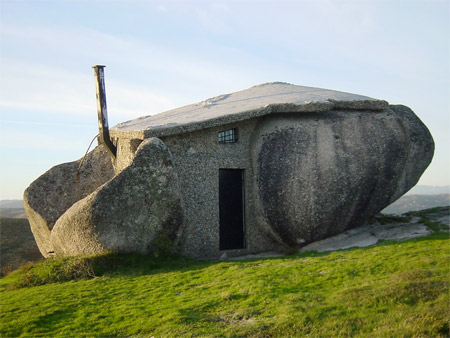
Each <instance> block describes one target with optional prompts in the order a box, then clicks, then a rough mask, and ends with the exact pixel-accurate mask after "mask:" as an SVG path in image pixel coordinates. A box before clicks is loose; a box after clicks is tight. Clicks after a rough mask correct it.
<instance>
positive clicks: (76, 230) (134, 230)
mask: <svg viewBox="0 0 450 338" xmlns="http://www.w3.org/2000/svg"><path fill="white" fill-rule="evenodd" d="M182 218H183V211H182V207H181V197H180V191H179V188H178V178H177V175H176V172H175V170H174V164H173V159H172V155H171V153H170V151H169V149H168V148H167V147H166V145H165V144H164V143H163V142H162V141H161V140H159V139H157V138H149V139H146V140H144V141H143V142H142V143H141V144H140V146H139V147H138V149H137V151H136V156H135V158H134V160H133V162H132V163H131V165H129V166H128V167H126V168H125V169H123V170H122V171H121V172H120V173H118V174H117V175H116V176H114V178H112V179H111V180H109V181H108V182H106V183H105V184H104V185H102V186H101V187H100V188H98V189H97V190H95V191H94V192H93V193H91V194H90V195H88V196H87V197H85V198H84V199H81V200H79V201H78V202H76V203H75V204H74V205H73V206H72V207H70V208H69V209H68V210H67V211H66V212H65V213H64V214H63V215H62V216H61V217H60V218H59V219H58V220H57V222H56V224H55V226H54V228H53V230H52V232H51V244H52V247H53V249H54V251H55V253H56V254H57V255H61V256H67V255H82V254H94V253H101V252H105V251H115V252H140V253H148V252H151V251H153V250H154V247H153V245H154V243H155V241H158V242H161V241H174V240H175V239H176V236H177V233H178V230H179V228H180V226H181V224H182Z"/></svg>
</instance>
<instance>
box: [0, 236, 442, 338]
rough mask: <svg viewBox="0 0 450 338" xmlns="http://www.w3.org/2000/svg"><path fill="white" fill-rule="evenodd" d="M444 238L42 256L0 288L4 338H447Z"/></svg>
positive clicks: (6, 280)
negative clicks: (288, 250)
mask: <svg viewBox="0 0 450 338" xmlns="http://www.w3.org/2000/svg"><path fill="white" fill-rule="evenodd" d="M448 254H449V239H448V233H447V234H446V233H443V232H440V233H437V234H434V235H431V236H428V237H426V238H422V239H415V240H409V241H405V242H384V243H382V244H381V245H378V246H375V247H370V248H365V249H353V250H346V251H339V252H333V253H323V254H318V253H306V254H301V255H295V256H289V257H283V258H271V259H256V260H248V261H227V262H197V261H192V260H188V259H185V258H170V259H165V260H164V259H156V258H153V257H150V256H139V255H117V254H116V255H113V254H109V255H102V256H97V257H90V258H69V259H64V260H54V259H51V260H46V261H45V262H41V263H39V264H37V265H30V266H28V267H23V268H22V269H20V270H19V271H16V272H14V273H12V274H10V275H8V276H6V277H4V278H2V279H1V281H0V289H1V302H2V307H1V324H0V334H1V336H2V337H20V336H22V337H29V336H33V337H37V336H41V337H86V336H89V337H94V336H95V337H152V336H154V337H303V336H304V337H350V336H351V337H447V336H448V330H449V327H448V320H449V318H450V310H449V306H448V304H449V261H448Z"/></svg>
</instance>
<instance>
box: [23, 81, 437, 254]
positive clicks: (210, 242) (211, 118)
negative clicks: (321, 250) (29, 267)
mask: <svg viewBox="0 0 450 338" xmlns="http://www.w3.org/2000/svg"><path fill="white" fill-rule="evenodd" d="M110 135H111V139H112V142H113V143H114V144H115V145H116V147H117V152H116V157H115V158H114V160H113V163H112V164H113V167H114V174H113V175H111V177H108V180H109V181H108V182H113V181H114V180H115V179H116V178H117V177H122V178H123V177H124V176H123V175H124V174H123V175H122V176H121V173H122V172H124V171H126V170H128V169H127V168H130V167H133V166H134V167H136V166H143V165H144V166H145V163H144V164H142V163H141V162H139V164H136V163H137V162H136V158H137V155H136V154H137V153H139V151H140V150H139V149H141V148H142V147H143V146H144V144H145V142H149V141H148V140H157V141H158V142H159V143H158V144H157V145H158V146H159V147H162V146H164V147H165V148H164V149H165V150H164V151H165V152H166V153H167V154H168V156H169V157H170V164H168V166H170V167H171V168H172V169H171V170H172V171H171V173H172V174H170V175H163V177H162V178H161V177H160V176H158V179H161V180H162V181H164V182H163V183H164V187H170V189H173V190H174V191H176V194H177V196H178V197H177V202H176V203H171V204H170V207H167V205H165V206H164V208H163V209H164V210H165V212H169V213H170V212H173V213H174V214H177V215H181V216H180V217H178V216H177V217H175V218H174V219H176V220H177V222H179V223H180V224H179V226H176V227H170V226H166V225H164V224H166V223H164V222H159V223H158V221H155V222H156V223H153V225H151V227H153V228H152V229H149V230H148V231H149V232H155V235H154V236H152V237H151V238H150V237H149V239H148V240H147V241H151V240H154V238H156V237H155V236H157V234H156V233H157V232H158V231H159V232H160V231H163V230H164V228H170V229H172V230H171V232H170V234H169V237H170V238H171V239H173V240H174V241H175V242H176V250H177V251H178V252H180V253H181V254H184V255H188V256H191V257H196V258H218V257H221V256H223V255H224V254H226V255H227V256H238V255H244V254H249V253H259V252H263V251H269V250H280V249H286V248H288V247H291V248H299V247H301V246H303V245H305V244H308V243H311V242H313V241H316V240H319V239H323V238H325V237H328V236H331V235H334V234H337V233H339V232H342V231H344V230H346V229H348V228H351V227H355V226H358V225H361V224H363V223H364V222H366V221H367V220H368V218H370V217H371V216H372V215H374V214H375V213H377V212H379V211H381V210H382V209H383V208H385V207H386V206H387V205H389V204H390V203H392V202H393V201H395V200H396V199H398V198H399V197H400V196H401V195H403V194H404V193H405V192H406V191H408V190H409V189H410V188H411V187H413V186H414V185H415V184H416V183H417V181H418V179H419V178H420V176H421V174H422V173H423V171H424V170H425V169H426V167H427V166H428V164H429V163H430V162H431V158H432V156H433V150H434V144H433V140H432V138H431V135H430V133H429V132H428V130H427V128H426V127H425V126H424V125H423V123H422V122H421V121H420V120H419V119H418V118H417V116H416V115H415V114H414V113H413V112H412V111H411V110H410V109H409V108H407V107H405V106H394V105H389V104H388V103H387V102H386V101H383V100H376V99H372V98H369V97H365V96H361V95H355V94H349V93H344V92H338V91H332V90H326V89H319V88H311V87H303V86H296V85H292V84H287V83H280V82H275V83H266V84H262V85H258V86H254V87H252V88H249V89H247V90H243V91H239V92H235V93H232V94H227V95H221V96H218V97H215V98H212V99H209V100H205V101H203V102H200V103H196V104H192V105H188V106H185V107H181V108H177V109H174V110H171V111H168V112H164V113H160V114H156V115H152V116H146V117H141V118H138V119H136V120H132V121H128V122H124V123H121V124H119V125H117V126H115V127H113V128H112V129H111V130H110ZM146 140H147V141H146ZM152 142H153V144H156V143H155V141H152ZM161 149H162V148H161ZM155 156H156V155H155ZM158 156H159V155H158ZM135 162H136V163H135ZM130 177H132V175H131V176H130ZM122 178H121V179H122ZM127 179H128V178H127ZM123 180H124V182H125V183H123V184H126V182H127V181H126V179H125V178H123ZM129 180H132V178H129ZM108 182H106V184H105V183H104V182H103V183H102V184H104V185H100V184H98V186H97V187H96V188H95V189H96V190H95V192H94V194H97V195H96V196H95V198H94V197H89V196H90V195H89V194H91V192H89V193H86V194H85V195H86V196H85V197H82V198H80V200H77V201H76V203H75V204H77V207H75V208H73V209H74V211H72V212H73V213H75V214H76V213H77V212H78V213H80V211H79V210H81V209H80V208H82V206H80V205H81V204H82V203H83V202H82V200H83V199H87V200H89V199H91V200H94V199H95V200H97V201H98V200H99V199H100V198H101V197H100V195H101V194H100V193H101V190H105V189H106V188H105V187H106V186H108V184H110V183H108ZM121 184H122V183H121ZM139 184H141V183H139ZM164 187H163V188H161V189H163V190H164V189H166V188H164ZM120 189H122V191H125V190H126V189H124V188H120ZM151 189H153V190H155V189H157V188H151ZM158 189H159V188H158ZM167 189H169V188H167ZM116 191H121V190H116ZM160 191H161V190H158V192H160ZM28 195H30V194H28ZM104 195H105V196H107V197H103V198H105V199H107V201H108V202H107V203H106V202H105V205H108V206H110V205H114V202H111V200H110V199H113V198H124V197H119V196H118V195H120V194H117V193H116V194H112V193H108V194H106V193H105V194H104ZM115 196H117V197H115ZM149 196H150V195H148V196H146V197H145V198H143V197H142V196H141V195H139V194H138V193H136V195H132V194H130V195H129V196H127V200H126V201H127V202H124V201H125V199H123V200H122V202H120V203H118V205H119V207H118V208H120V206H121V208H124V209H126V208H127V207H126V205H125V203H128V204H127V205H134V203H135V202H134V200H133V199H136V200H137V199H139V202H137V201H136V203H140V204H139V209H133V210H138V211H133V213H135V215H134V219H136V220H137V221H136V222H137V223H136V224H133V226H131V225H127V226H126V227H124V228H121V230H120V231H119V232H118V233H120V234H121V235H120V236H122V237H126V236H127V231H130V232H132V231H134V230H133V229H132V228H133V227H144V228H145V227H147V226H148V225H147V222H146V217H147V216H142V215H141V214H140V212H141V211H139V210H143V209H145V208H146V204H145V203H147V204H148V205H149V203H153V202H148V201H149V199H151V198H156V199H158V197H149ZM130 200H131V202H130ZM143 200H146V201H147V202H142V201H143ZM92 203H93V202H92ZM92 205H93V204H92ZM77 208H78V209H77ZM105 208H106V207H105ZM30 209H32V208H31V207H30ZM70 209H72V208H69V209H67V210H62V211H61V212H60V213H61V214H64V213H66V214H70V212H71V211H70ZM98 209H99V207H98V206H97V207H93V206H90V207H89V208H84V209H83V213H86V210H98ZM130 210H131V209H130ZM95 212H98V211H95ZM130 212H131V211H130ZM98 213H99V212H98ZM117 214H119V212H117ZM145 215H146V214H145ZM60 216H61V215H60ZM140 216H142V217H140ZM70 217H72V216H70ZM70 217H69V216H64V217H61V218H64V219H69V218H70ZM124 217H125V216H124ZM126 217H129V215H128V216H126ZM93 218H95V217H91V218H90V219H93ZM70 219H73V218H70ZM98 219H99V221H92V222H93V223H92V224H90V226H91V227H92V229H94V230H92V231H91V232H92V233H95V236H97V237H96V238H100V239H99V240H97V239H96V240H97V241H99V243H100V242H101V244H99V245H98V246H96V247H97V248H100V249H95V250H94V249H89V246H87V247H88V248H87V249H83V246H78V249H76V250H75V249H74V250H73V251H70V252H68V251H67V252H66V251H64V250H63V249H60V251H61V250H62V251H61V254H77V253H90V252H98V251H101V250H117V251H141V252H143V251H144V252H145V250H151V249H148V248H151V243H147V244H146V243H144V244H143V245H144V246H139V247H136V248H133V245H132V244H131V245H128V246H124V245H122V244H121V245H116V244H114V243H116V242H117V238H116V237H117V236H116V235H114V236H115V237H114V240H111V238H110V239H108V240H102V239H101V238H102V235H101V234H100V235H99V231H100V230H98V229H100V228H102V227H101V226H98V225H97V224H96V223H95V222H97V223H101V222H103V221H102V220H101V218H100V217H98ZM55 222H56V225H55V228H56V227H58V222H60V223H61V226H60V227H61V228H64V227H66V228H67V227H68V226H65V225H63V223H64V222H66V221H60V220H58V221H55ZM90 222H91V221H90ZM118 222H119V223H120V222H122V223H120V224H125V223H126V224H128V223H127V222H128V221H124V220H121V219H119V220H118ZM139 222H140V223H139ZM66 223H67V222H66ZM119 223H118V224H119ZM138 223H139V224H138ZM162 223H164V224H162ZM169 223H170V222H169ZM172 223H173V222H172ZM64 224H65V223H64ZM67 224H68V223H67ZM155 224H156V225H155ZM167 224H168V223H167ZM71 226H73V223H72V225H71ZM121 226H122V225H118V227H121ZM32 227H33V226H32ZM77 227H79V228H80V229H85V228H86V226H85V225H83V224H81V225H79V226H78V225H77ZM156 228H158V230H155V229H156ZM161 229H162V230H161ZM50 230H52V229H50ZM70 231H71V235H70V236H71V237H70V238H74V236H78V237H80V236H79V235H78V234H75V235H74V233H77V232H76V231H75V230H70ZM74 231H75V232H74ZM80 231H81V230H80ZM83 231H84V230H83ZM104 231H107V230H104ZM60 233H62V231H61V232H60ZM64 236H66V235H64ZM64 236H63V237H64ZM81 237H82V236H81ZM138 237H142V236H138ZM64 238H69V237H68V235H67V236H66V237H64ZM83 238H84V237H83ZM105 238H106V237H105ZM52 240H53V239H52ZM54 241H56V239H55V240H54ZM65 241H66V242H67V241H69V240H67V239H66V240H65ZM102 241H103V242H102ZM60 242H61V240H60V241H59V243H60ZM55 243H56V242H55ZM130 243H133V242H130ZM96 245H97V244H96ZM54 246H55V247H62V246H64V244H63V245H61V244H58V245H56V244H54ZM80 248H81V249H80ZM77 250H78V251H77Z"/></svg>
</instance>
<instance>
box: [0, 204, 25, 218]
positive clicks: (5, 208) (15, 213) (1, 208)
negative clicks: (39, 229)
mask: <svg viewBox="0 0 450 338" xmlns="http://www.w3.org/2000/svg"><path fill="white" fill-rule="evenodd" d="M0 217H6V218H27V215H26V214H25V209H24V208H23V202H22V200H2V201H0Z"/></svg>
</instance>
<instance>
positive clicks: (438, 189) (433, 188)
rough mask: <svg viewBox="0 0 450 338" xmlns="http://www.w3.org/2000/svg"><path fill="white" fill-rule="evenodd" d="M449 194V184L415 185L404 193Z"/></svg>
mask: <svg viewBox="0 0 450 338" xmlns="http://www.w3.org/2000/svg"><path fill="white" fill-rule="evenodd" d="M442 194H450V185H416V186H415V187H413V188H412V189H411V190H410V191H408V192H407V193H406V195H442Z"/></svg>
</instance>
